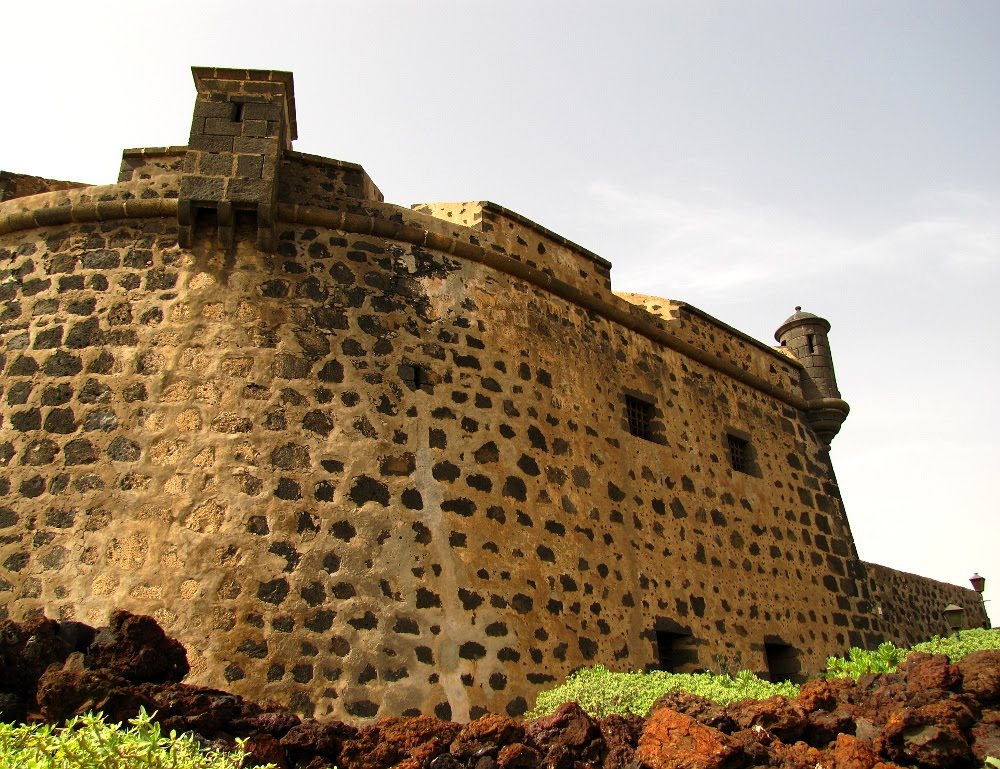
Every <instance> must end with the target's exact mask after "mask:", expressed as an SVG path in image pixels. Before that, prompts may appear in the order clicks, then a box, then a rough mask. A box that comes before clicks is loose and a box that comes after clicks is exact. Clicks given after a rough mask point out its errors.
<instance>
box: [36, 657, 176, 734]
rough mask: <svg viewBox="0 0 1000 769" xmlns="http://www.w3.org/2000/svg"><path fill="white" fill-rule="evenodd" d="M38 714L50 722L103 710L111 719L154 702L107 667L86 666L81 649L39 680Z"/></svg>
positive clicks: (150, 707)
mask: <svg viewBox="0 0 1000 769" xmlns="http://www.w3.org/2000/svg"><path fill="white" fill-rule="evenodd" d="M35 699H36V700H37V702H38V709H39V714H40V715H41V717H42V719H43V720H45V721H46V722H48V723H52V724H55V723H59V722H61V721H64V720H66V719H67V718H72V717H73V716H76V715H80V714H82V713H86V712H88V711H98V710H99V711H101V712H102V713H104V716H105V718H106V719H107V720H108V721H109V722H112V723H116V722H121V721H127V720H128V719H130V718H134V717H135V716H136V715H138V713H139V708H141V707H144V708H146V710H147V711H149V712H152V711H153V710H155V709H156V705H155V703H154V702H153V701H152V700H151V699H149V698H148V697H146V696H144V695H143V694H142V693H141V692H139V691H138V690H136V688H135V687H133V686H132V685H131V684H130V682H129V681H127V680H126V679H124V678H121V677H120V676H116V675H115V674H113V673H110V672H108V671H104V670H87V669H85V668H84V667H83V658H82V655H80V654H79V652H77V653H74V654H72V655H70V657H69V659H67V660H66V663H65V664H64V665H63V666H62V667H57V666H55V665H53V666H51V667H50V668H49V669H48V670H47V671H45V672H44V673H43V674H42V677H41V678H40V679H39V680H38V690H37V692H36V695H35Z"/></svg>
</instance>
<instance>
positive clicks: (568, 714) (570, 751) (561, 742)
mask: <svg viewBox="0 0 1000 769" xmlns="http://www.w3.org/2000/svg"><path fill="white" fill-rule="evenodd" d="M525 737H526V738H527V741H528V742H529V744H531V745H532V746H534V747H535V748H537V749H538V751H539V752H540V753H541V754H542V755H543V756H544V757H545V758H544V763H545V766H546V767H550V768H551V769H564V768H565V767H572V766H573V765H574V763H575V762H576V761H584V762H594V761H597V760H599V758H600V755H601V753H602V752H603V750H604V740H603V738H602V737H601V728H600V726H598V723H597V721H595V720H594V719H593V718H591V717H590V716H589V715H587V713H586V712H585V711H584V710H583V709H582V708H581V707H580V706H579V705H577V704H576V703H575V702H567V703H564V704H562V705H560V706H559V707H558V708H557V709H556V710H555V712H554V713H552V715H549V716H545V717H544V718H539V719H538V720H536V721H533V722H531V723H530V724H528V726H527V727H526V728H525Z"/></svg>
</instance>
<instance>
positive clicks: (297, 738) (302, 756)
mask: <svg viewBox="0 0 1000 769" xmlns="http://www.w3.org/2000/svg"><path fill="white" fill-rule="evenodd" d="M342 736H343V735H342V734H341V732H340V731H339V730H338V728H337V724H335V723H331V724H321V723H317V722H316V721H308V722H306V723H302V724H298V725H296V726H293V727H292V728H291V729H289V730H288V732H287V733H286V734H285V736H284V737H282V738H281V739H280V740H279V742H280V743H281V747H282V748H284V750H285V754H286V755H287V756H288V758H289V760H290V761H291V762H292V763H293V764H301V763H307V762H309V761H311V759H312V758H314V757H319V758H322V759H324V760H325V763H326V764H327V765H333V764H335V763H336V762H337V758H338V757H339V755H340V746H341V738H342Z"/></svg>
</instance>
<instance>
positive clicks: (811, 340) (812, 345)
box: [806, 334, 816, 355]
mask: <svg viewBox="0 0 1000 769" xmlns="http://www.w3.org/2000/svg"><path fill="white" fill-rule="evenodd" d="M806 341H807V342H808V343H809V354H810V355H812V354H813V353H815V352H816V335H815V334H809V335H808V336H807V337H806Z"/></svg>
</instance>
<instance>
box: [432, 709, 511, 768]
mask: <svg viewBox="0 0 1000 769" xmlns="http://www.w3.org/2000/svg"><path fill="white" fill-rule="evenodd" d="M523 740H524V726H523V725H522V724H521V723H519V722H517V721H515V720H514V719H513V718H508V717H507V716H501V715H486V716H483V717H482V718H478V719H476V720H475V721H472V722H471V723H468V724H466V725H465V726H463V727H462V731H460V732H459V733H458V736H456V737H455V739H454V740H453V741H452V743H451V748H450V752H451V754H452V755H453V756H455V757H456V758H460V759H466V758H470V757H473V756H483V755H486V754H487V753H489V754H490V755H493V756H496V755H497V753H499V751H500V748H501V747H503V746H504V745H510V744H512V743H515V742H517V743H519V742H522V741H523Z"/></svg>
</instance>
